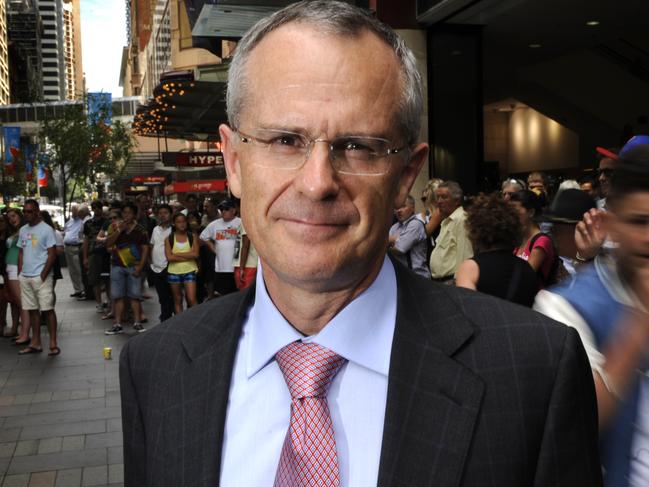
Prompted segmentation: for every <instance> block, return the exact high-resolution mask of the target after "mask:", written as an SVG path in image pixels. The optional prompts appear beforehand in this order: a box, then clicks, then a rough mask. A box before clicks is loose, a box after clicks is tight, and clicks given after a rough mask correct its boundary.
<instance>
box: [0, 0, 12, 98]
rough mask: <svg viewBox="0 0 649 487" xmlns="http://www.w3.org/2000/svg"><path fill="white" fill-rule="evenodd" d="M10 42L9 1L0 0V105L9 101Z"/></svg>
mask: <svg viewBox="0 0 649 487" xmlns="http://www.w3.org/2000/svg"><path fill="white" fill-rule="evenodd" d="M9 95H10V93H9V43H8V35H7V1H6V0H0V105H6V104H7V103H9Z"/></svg>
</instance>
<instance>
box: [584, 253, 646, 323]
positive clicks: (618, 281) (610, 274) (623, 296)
mask: <svg viewBox="0 0 649 487" xmlns="http://www.w3.org/2000/svg"><path fill="white" fill-rule="evenodd" d="M595 269H596V271H597V273H598V274H599V276H600V279H601V280H602V283H603V284H604V287H605V288H606V289H607V290H608V292H609V293H610V294H611V296H613V299H615V300H616V301H617V302H618V303H621V304H622V305H624V306H627V307H629V308H635V309H638V310H640V311H643V312H645V313H646V312H647V307H646V305H645V304H643V303H642V302H640V300H639V299H638V297H637V296H636V295H635V293H634V292H633V290H632V289H631V288H630V287H629V286H628V285H627V284H626V283H625V282H624V281H622V278H621V276H620V271H619V269H618V265H617V262H616V260H615V258H614V257H613V256H612V255H609V254H600V255H598V256H597V258H596V259H595Z"/></svg>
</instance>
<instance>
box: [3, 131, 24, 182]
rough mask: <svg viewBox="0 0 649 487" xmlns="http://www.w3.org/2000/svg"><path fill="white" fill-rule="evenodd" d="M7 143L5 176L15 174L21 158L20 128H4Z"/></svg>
mask: <svg viewBox="0 0 649 487" xmlns="http://www.w3.org/2000/svg"><path fill="white" fill-rule="evenodd" d="M3 136H4V141H5V174H13V173H14V169H15V167H16V161H17V160H18V158H19V157H20V127H3Z"/></svg>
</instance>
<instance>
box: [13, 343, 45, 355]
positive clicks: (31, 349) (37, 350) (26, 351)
mask: <svg viewBox="0 0 649 487" xmlns="http://www.w3.org/2000/svg"><path fill="white" fill-rule="evenodd" d="M42 351H43V349H42V348H36V347H32V346H31V345H30V346H29V347H27V348H23V349H22V350H20V351H19V352H18V355H29V354H30V353H41V352H42Z"/></svg>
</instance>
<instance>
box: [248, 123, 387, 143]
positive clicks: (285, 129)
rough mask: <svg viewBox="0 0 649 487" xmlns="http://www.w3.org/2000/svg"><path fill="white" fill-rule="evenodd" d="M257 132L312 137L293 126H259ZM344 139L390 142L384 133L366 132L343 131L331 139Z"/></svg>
mask: <svg viewBox="0 0 649 487" xmlns="http://www.w3.org/2000/svg"><path fill="white" fill-rule="evenodd" d="M259 130H262V131H263V130H268V131H277V132H287V133H294V134H300V135H305V136H308V137H312V134H311V132H310V131H308V130H307V129H305V128H304V127H300V126H295V125H280V124H260V125H259ZM345 137H372V138H380V139H386V140H390V138H389V137H388V135H387V134H386V133H384V132H378V133H377V132H368V131H354V132H352V131H345V132H341V133H337V134H335V135H334V136H333V137H332V138H334V139H340V138H345Z"/></svg>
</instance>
